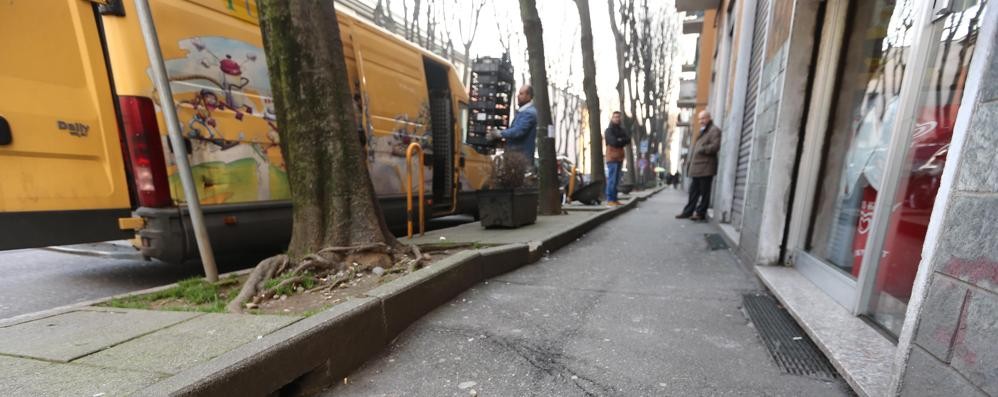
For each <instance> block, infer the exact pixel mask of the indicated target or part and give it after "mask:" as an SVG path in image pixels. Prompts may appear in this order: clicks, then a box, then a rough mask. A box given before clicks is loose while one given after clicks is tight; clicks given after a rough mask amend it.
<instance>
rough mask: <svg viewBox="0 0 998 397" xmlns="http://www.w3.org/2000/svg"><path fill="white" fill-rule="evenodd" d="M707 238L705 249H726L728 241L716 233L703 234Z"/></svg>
mask: <svg viewBox="0 0 998 397" xmlns="http://www.w3.org/2000/svg"><path fill="white" fill-rule="evenodd" d="M703 237H704V238H706V239H707V249H709V250H711V251H717V250H723V249H728V243H727V242H725V241H724V237H721V235H720V234H717V233H707V234H704V235H703Z"/></svg>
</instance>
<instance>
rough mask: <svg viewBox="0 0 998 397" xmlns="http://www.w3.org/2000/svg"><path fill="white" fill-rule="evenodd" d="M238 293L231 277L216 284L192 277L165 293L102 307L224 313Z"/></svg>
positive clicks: (127, 298) (112, 302)
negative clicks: (226, 306)
mask: <svg viewBox="0 0 998 397" xmlns="http://www.w3.org/2000/svg"><path fill="white" fill-rule="evenodd" d="M238 289H239V280H238V279H237V278H235V277H228V278H225V279H222V280H219V281H218V282H216V283H210V282H208V281H205V279H203V278H200V277H192V278H189V279H186V280H183V281H181V282H179V283H177V285H175V286H173V287H170V288H167V289H164V290H162V291H157V292H153V293H150V294H145V295H135V296H127V297H123V298H115V299H112V300H110V301H108V302H105V303H103V304H102V305H101V306H107V307H116V308H122V309H146V310H149V309H153V310H178V311H199V312H209V313H221V312H225V305H227V304H228V303H229V301H230V300H232V298H235V296H236V294H237V293H238Z"/></svg>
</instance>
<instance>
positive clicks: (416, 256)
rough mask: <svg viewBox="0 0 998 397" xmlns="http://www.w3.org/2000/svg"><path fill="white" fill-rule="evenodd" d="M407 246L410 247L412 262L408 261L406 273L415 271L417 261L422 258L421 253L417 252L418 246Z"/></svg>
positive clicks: (417, 264)
mask: <svg viewBox="0 0 998 397" xmlns="http://www.w3.org/2000/svg"><path fill="white" fill-rule="evenodd" d="M409 248H411V249H412V255H413V258H412V262H409V267H408V268H406V273H412V272H414V271H416V269H417V268H418V266H419V262H421V261H422V260H423V253H422V252H419V246H418V245H416V244H413V245H410V246H409Z"/></svg>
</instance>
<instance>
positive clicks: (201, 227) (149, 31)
mask: <svg viewBox="0 0 998 397" xmlns="http://www.w3.org/2000/svg"><path fill="white" fill-rule="evenodd" d="M135 15H137V16H138V18H139V26H140V27H141V28H142V38H143V39H145V42H146V54H147V55H148V56H149V66H150V68H151V69H152V78H153V82H154V83H155V85H156V91H157V92H158V93H159V104H160V106H159V107H160V110H162V112H163V117H164V118H165V119H166V130H167V132H168V133H169V134H170V135H169V136H170V144H171V146H172V147H173V156H174V158H175V159H176V161H177V173H179V174H180V182H181V184H182V185H183V186H184V198H185V199H186V200H187V209H188V212H189V213H190V216H191V225H193V226H194V238H195V239H196V240H197V243H198V252H199V253H200V254H201V263H202V264H203V265H204V275H205V278H207V279H208V281H211V282H215V281H218V268H217V267H216V266H215V254H214V252H212V249H211V241H209V239H208V230H207V228H205V224H204V215H203V214H202V213H201V202H200V201H198V191H197V188H195V187H194V175H193V173H191V164H190V162H188V161H187V148H186V147H184V137H183V136H182V135H181V133H180V120H179V118H178V117H177V109H176V108H175V107H174V106H173V91H172V90H171V89H170V81H169V79H168V78H167V75H166V64H165V63H163V53H162V52H161V51H160V48H159V36H158V35H157V34H156V25H155V24H154V23H153V20H152V13H151V12H150V11H149V1H148V0H135Z"/></svg>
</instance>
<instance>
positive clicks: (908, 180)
mask: <svg viewBox="0 0 998 397" xmlns="http://www.w3.org/2000/svg"><path fill="white" fill-rule="evenodd" d="M985 8H987V7H986V5H981V4H978V2H977V1H968V0H964V1H954V2H952V5H951V8H950V10H949V11H951V13H950V14H948V15H947V16H945V17H944V18H945V19H944V20H942V21H939V22H937V23H939V24H941V26H942V33H941V35H940V37H939V43H938V45H937V46H935V47H934V53H933V54H932V55H931V56H930V57H929V58H928V59H929V67H928V68H927V69H926V72H925V74H924V75H923V76H921V81H920V82H919V83H920V87H921V89H920V92H919V96H918V100H917V102H916V103H917V104H916V106H915V108H914V113H913V115H912V116H913V119H914V127H913V128H911V130H910V131H906V133H908V134H910V136H911V145H910V146H909V147H908V148H907V154H906V156H905V160H904V161H903V162H902V163H901V165H900V166H901V167H902V168H901V173H900V178H899V180H897V181H890V182H892V183H896V184H897V186H898V190H897V192H898V193H897V196H896V197H895V199H894V201H893V205H892V206H891V209H892V212H891V214H890V222H889V223H888V227H887V233H886V235H885V236H886V237H885V239H884V249H883V252H882V253H881V258H880V261H879V264H878V265H877V268H876V269H877V273H876V281H875V282H874V285H873V287H872V288H873V295H872V299H871V302H870V308H869V309H868V310H869V312H870V314H872V317H873V319H874V320H875V321H876V322H878V323H879V324H881V325H883V326H884V327H885V328H886V329H888V330H889V331H891V332H893V333H894V334H897V333H899V332H900V330H901V326H902V325H903V322H904V315H905V312H906V311H907V305H908V299H909V298H910V297H911V290H912V286H913V284H914V281H915V274H916V273H917V271H918V265H919V262H920V261H921V253H922V245H923V244H924V242H925V235H926V232H927V231H928V225H929V217H930V216H931V214H932V208H933V205H934V204H935V198H936V193H938V191H939V183H940V181H941V179H942V173H943V167H944V166H945V164H946V157H947V153H948V152H949V145H950V138H951V137H952V135H953V126H954V124H955V123H956V115H957V112H958V111H959V108H960V101H961V100H962V98H963V90H964V85H965V83H966V80H967V71H968V69H969V67H970V60H971V58H972V57H973V55H974V44H975V43H976V41H977V34H978V32H980V29H981V20H982V19H983V17H984V11H985Z"/></svg>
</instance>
